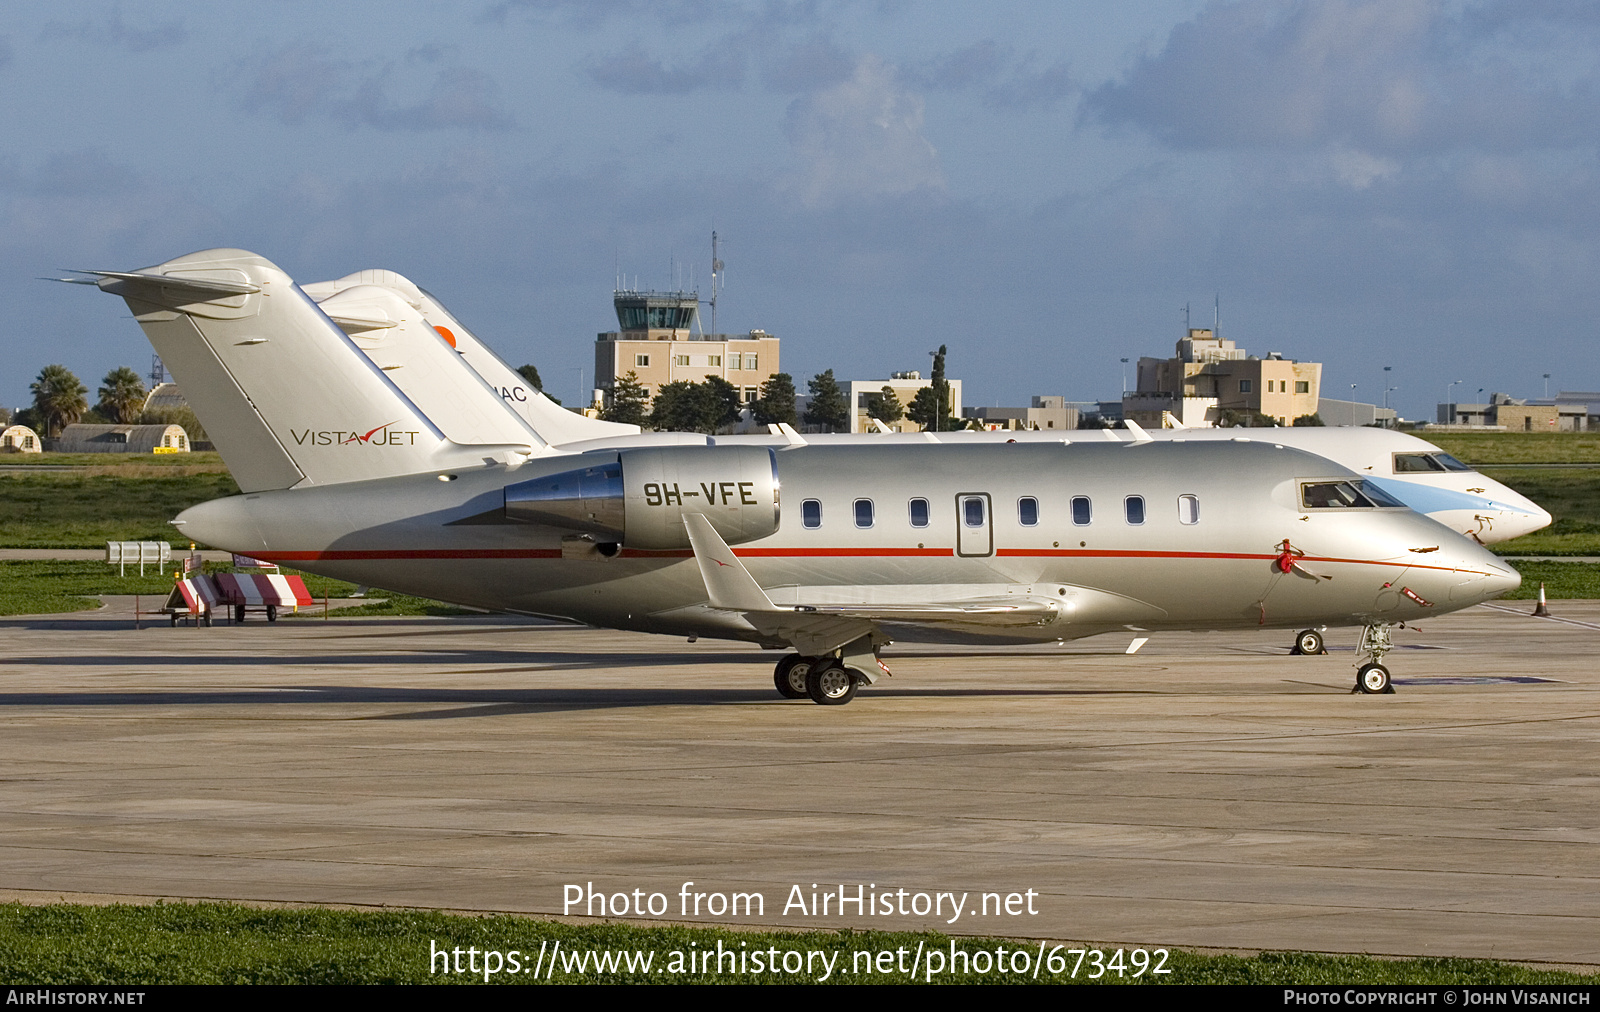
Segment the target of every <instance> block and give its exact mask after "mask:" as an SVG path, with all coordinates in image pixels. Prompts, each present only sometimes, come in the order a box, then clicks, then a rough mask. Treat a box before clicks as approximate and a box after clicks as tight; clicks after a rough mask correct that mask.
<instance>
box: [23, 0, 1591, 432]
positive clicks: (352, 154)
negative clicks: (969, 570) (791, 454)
mask: <svg viewBox="0 0 1600 1012" xmlns="http://www.w3.org/2000/svg"><path fill="white" fill-rule="evenodd" d="M0 136H3V137H4V138H5V143H4V146H3V147H0V266H3V268H4V270H0V297H3V298H4V299H5V301H6V303H7V305H8V306H9V307H10V308H11V309H12V310H13V312H12V313H11V314H9V316H10V322H9V323H8V324H7V325H6V326H5V328H4V337H3V339H0V341H3V344H0V348H3V350H4V359H3V361H4V363H5V364H4V366H3V367H0V403H5V404H9V405H20V404H23V403H25V402H26V401H27V400H28V399H29V395H28V384H29V383H30V382H31V380H32V378H33V377H34V375H35V374H37V372H38V370H39V369H40V368H41V367H42V366H44V365H46V364H49V363H52V362H63V363H65V364H66V365H67V366H68V367H70V368H72V369H73V370H75V371H76V372H78V373H79V375H80V376H82V377H83V378H84V379H85V381H86V382H87V383H88V384H89V386H90V387H91V389H92V388H93V387H95V386H97V385H98V381H99V378H100V377H101V376H103V375H104V374H105V373H106V371H108V370H109V369H111V368H113V367H115V366H117V365H122V364H131V365H134V366H136V367H138V368H139V370H140V371H141V372H143V371H145V370H146V369H147V368H148V363H149V355H150V351H149V347H148V345H147V344H146V343H145V341H144V339H143V336H142V335H141V334H140V332H139V330H138V328H137V326H136V325H135V324H133V322H132V321H131V320H130V319H129V318H128V317H127V314H126V310H125V308H124V307H123V306H122V305H121V304H120V303H119V302H117V301H116V300H113V299H111V298H109V297H106V296H103V295H99V294H97V293H95V292H93V291H92V290H88V289H83V288H74V287H69V286H66V285H54V284H48V283H46V282H43V281H38V280H34V279H35V278H37V277H39V276H41V275H50V274H52V273H56V272H59V271H60V270H61V269H63V268H108V269H129V268H134V267H141V266H147V265H150V264H153V263H157V262H160V261H162V260H166V259H169V258H171V257H173V256H177V255H179V254H182V253H187V252H191V251H194V250H197V249H204V248H208V247H213V246H238V247H243V248H245V249H249V250H252V251H254V252H257V253H260V254H262V255H264V256H266V257H268V258H270V259H272V260H274V261H275V262H277V263H278V264H279V265H280V266H282V267H283V268H284V269H285V270H287V271H288V272H289V273H290V274H291V275H292V276H294V277H295V278H297V279H299V280H302V281H307V282H309V281H318V280H324V279H328V278H333V277H339V276H342V275H344V274H347V273H350V272H351V271H354V270H358V269H361V268H366V267H386V268H389V269H392V270H397V271H400V272H401V273H403V274H406V275H407V276H409V277H411V278H412V279H413V280H414V281H416V282H418V283H419V284H421V285H423V286H424V287H426V288H428V289H429V290H430V291H432V292H433V293H434V294H435V295H437V296H438V297H439V298H440V299H441V300H442V301H443V302H444V303H445V304H446V305H447V306H449V307H450V308H451V310H452V311H454V312H455V313H456V315H457V316H459V317H461V318H462V320H463V321H464V322H466V323H467V324H468V325H469V326H471V327H472V328H473V329H474V330H476V331H477V332H478V333H479V334H480V335H481V336H483V337H484V338H485V339H487V340H488V341H489V342H490V343H491V344H492V345H494V346H495V347H496V348H497V349H498V350H499V351H500V352H501V353H502V355H503V356H504V357H505V358H507V359H509V360H510V361H511V362H512V364H514V365H515V364H520V363H522V362H525V361H527V362H533V363H535V364H537V365H538V366H539V369H540V371H541V373H542V374H543V376H544V377H545V381H546V385H547V387H549V388H550V389H551V390H552V392H553V393H555V394H557V396H561V397H563V398H564V399H566V400H568V402H569V403H570V402H571V401H572V400H573V399H574V398H575V397H576V396H577V395H578V393H579V389H580V382H584V383H587V382H589V381H591V380H592V361H593V352H592V345H593V340H594V334H595V333H596V332H597V331H600V330H607V329H611V328H612V327H614V325H615V317H614V316H613V314H612V312H611V305H610V295H611V290H612V288H613V286H614V285H615V283H616V278H617V273H618V271H619V269H620V271H621V272H622V273H623V274H624V275H626V276H627V277H628V278H629V279H630V281H631V280H632V279H633V278H635V277H636V278H637V279H638V282H639V283H640V284H641V285H644V286H650V287H658V288H659V287H669V286H673V285H675V284H677V283H685V284H693V283H696V282H698V284H699V285H700V287H701V288H702V290H703V289H704V288H705V287H706V283H707V266H708V263H709V261H710V248H709V247H710V236H711V232H712V230H713V229H715V230H716V231H717V232H718V233H719V234H720V235H721V237H722V239H723V242H724V246H723V252H722V257H723V259H724V260H725V261H726V263H727V287H726V289H725V291H724V292H723V294H722V297H721V300H720V302H719V322H720V323H721V324H722V325H723V326H722V328H721V329H724V330H745V329H749V328H752V327H761V328H764V329H766V330H768V331H771V332H773V333H775V334H777V335H778V336H779V337H781V338H782V339H783V341H784V346H783V347H784V350H783V366H784V368H785V370H786V371H788V372H790V373H793V374H795V375H796V376H797V377H799V378H800V379H802V380H803V379H804V378H805V377H808V376H810V375H811V374H813V373H816V372H819V371H821V370H823V369H827V368H832V369H834V370H835V372H836V374H838V375H840V376H842V377H852V378H869V377H879V376H884V375H886V374H887V373H888V372H890V371H891V370H900V369H914V368H926V366H927V364H928V362H929V359H928V354H927V353H928V352H929V351H930V350H932V349H934V348H936V347H937V346H938V345H940V344H947V345H949V347H950V359H949V366H950V371H951V374H952V375H954V376H960V377H962V378H963V379H964V380H965V382H966V390H967V399H968V401H969V403H986V404H995V403H1004V404H1016V403H1026V399H1027V397H1028V396H1029V395H1031V394H1040V393H1056V394H1065V395H1067V396H1068V397H1069V398H1071V399H1085V400H1087V399H1095V398H1100V397H1112V396H1115V394H1116V392H1117V390H1118V389H1119V387H1120V385H1121V375H1122V374H1121V370H1122V368H1123V367H1122V366H1121V365H1120V363H1119V359H1121V358H1124V357H1126V358H1137V357H1138V356H1140V355H1169V354H1171V350H1172V342H1173V341H1174V340H1176V339H1177V338H1178V337H1179V336H1180V334H1181V330H1182V327H1183V322H1184V307H1185V305H1189V306H1191V307H1192V311H1193V319H1194V322H1195V325H1197V326H1199V325H1209V323H1210V322H1211V318H1212V314H1213V306H1214V302H1213V300H1214V299H1215V298H1217V297H1218V296H1220V300H1221V318H1222V330H1223V336H1225V337H1229V338H1232V339H1234V340H1236V341H1238V342H1239V343H1240V345H1241V346H1243V347H1246V348H1248V349H1250V350H1251V351H1252V352H1258V353H1262V354H1264V353H1266V352H1268V351H1281V352H1283V353H1284V354H1285V355H1288V356H1291V357H1295V358H1301V359H1312V360H1320V361H1322V362H1324V363H1326V366H1325V371H1324V374H1323V375H1324V392H1325V393H1327V394H1328V395H1330V396H1341V395H1342V396H1349V394H1350V388H1351V386H1352V385H1354V386H1355V388H1356V394H1357V396H1358V397H1359V398H1360V399H1362V400H1371V401H1380V402H1381V401H1382V399H1383V394H1384V386H1385V382H1384V376H1385V374H1384V372H1383V367H1384V366H1391V367H1392V370H1393V371H1392V373H1390V374H1389V375H1390V376H1391V377H1392V379H1391V380H1390V381H1389V382H1390V385H1392V386H1394V387H1397V388H1398V389H1396V390H1395V391H1394V393H1393V394H1392V395H1391V400H1392V403H1394V404H1395V405H1396V406H1397V407H1399V408H1400V409H1401V411H1402V413H1403V414H1405V415H1406V416H1408V417H1417V416H1423V417H1431V416H1432V410H1433V404H1434V403H1435V402H1437V401H1439V400H1442V399H1443V398H1444V396H1445V393H1446V385H1447V384H1449V383H1450V382H1451V381H1454V380H1460V381H1462V382H1461V383H1460V385H1459V386H1457V387H1455V388H1454V393H1455V395H1456V397H1457V399H1460V400H1474V399H1476V397H1477V392H1478V390H1479V388H1483V389H1484V390H1485V391H1486V392H1487V391H1490V390H1505V391H1507V392H1510V393H1512V394H1513V395H1517V396H1535V397H1537V396H1539V395H1540V394H1541V393H1542V392H1543V389H1544V380H1543V374H1544V373H1550V374H1552V379H1551V380H1550V390H1551V392H1552V393H1553V392H1554V391H1556V390H1558V389H1569V390H1577V389H1586V390H1594V389H1600V356H1597V355H1596V334H1597V332H1600V312H1597V310H1600V306H1597V301H1600V287H1597V282H1600V165H1597V162H1596V156H1597V153H1600V143H1597V142H1600V4H1595V3H1592V2H1588V0H1475V2H1465V0H1461V2H1446V0H1316V2H1304V3H1296V2H1291V0H1238V2H1204V0H1143V2H1141V3H1137V4H1130V3H1127V2H1125V0H1049V2H1018V3H998V4H994V5H989V6H988V7H986V8H982V9H980V8H979V6H978V5H975V4H970V3H956V2H948V3H940V2H893V0H884V2H878V3H865V2H864V3H845V2H837V3H836V2H827V0H815V2H785V0H766V2H761V0H754V2H741V0H703V2H691V0H651V2H646V0H612V2H606V3H599V2H594V0H581V2H579V0H570V2H569V0H504V2H498V0H477V2H468V0H463V2H458V3H428V2H419V0H387V2H383V3H375V2H374V3H361V2H352V0H346V2H341V3H338V4H321V3H318V4H312V3H299V2H291V0H283V2H276V3H263V4H253V5H245V4H216V5H194V4H177V3H134V2H123V3H106V2H93V3H89V2H65V0H54V2H50V3H41V2H33V0H17V2H13V3H11V4H8V5H7V17H6V18H5V20H4V21H3V22H0ZM580 370H581V372H580Z"/></svg>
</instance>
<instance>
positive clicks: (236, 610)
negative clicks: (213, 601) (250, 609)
mask: <svg viewBox="0 0 1600 1012" xmlns="http://www.w3.org/2000/svg"><path fill="white" fill-rule="evenodd" d="M233 620H234V621H235V622H243V621H244V605H242V604H236V605H234V606H233Z"/></svg>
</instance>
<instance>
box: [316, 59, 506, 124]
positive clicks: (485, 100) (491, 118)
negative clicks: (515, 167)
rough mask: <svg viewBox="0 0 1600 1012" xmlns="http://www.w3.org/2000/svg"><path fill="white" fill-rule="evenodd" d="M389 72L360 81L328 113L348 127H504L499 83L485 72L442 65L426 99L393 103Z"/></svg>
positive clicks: (504, 118)
mask: <svg viewBox="0 0 1600 1012" xmlns="http://www.w3.org/2000/svg"><path fill="white" fill-rule="evenodd" d="M387 77H388V75H387V74H380V75H376V76H374V77H369V78H367V79H366V80H364V81H362V82H361V85H360V86H359V88H357V90H356V93H355V95H354V96H353V97H351V98H350V99H348V100H344V101H340V102H338V103H336V104H335V105H334V106H333V108H332V110H331V112H332V115H333V116H334V118H335V119H338V120H340V121H342V122H343V123H344V124H345V125H346V126H350V127H357V126H370V127H374V128H376V129H378V130H504V129H506V128H507V127H509V126H511V117H510V116H508V115H507V114H506V113H505V112H503V111H501V109H500V108H499V86H498V85H496V84H495V81H494V79H493V78H491V77H490V76H489V75H488V74H485V73H483V72H482V71H479V70H474V69H472V68H470V67H445V68H444V69H442V70H440V71H439V73H438V76H437V77H435V78H434V82H433V87H432V89H431V91H430V92H429V94H428V97H427V98H425V99H422V100H421V101H419V102H415V103H412V104H410V105H396V104H395V103H394V101H393V100H392V99H391V98H390V97H389V96H388V94H387V89H386V83H387V82H386V80H385V79H386V78H387Z"/></svg>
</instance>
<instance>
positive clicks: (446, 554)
mask: <svg viewBox="0 0 1600 1012" xmlns="http://www.w3.org/2000/svg"><path fill="white" fill-rule="evenodd" d="M734 554H735V555H737V556H739V557H741V558H746V559H820V558H827V559H850V558H950V557H951V556H953V555H954V554H955V553H954V551H953V550H952V549H949V548H745V549H736V550H735V551H734ZM621 555H622V557H623V558H628V559H687V558H692V557H693V556H694V553H693V552H691V551H689V550H688V549H682V548H680V549H666V550H662V551H649V550H646V549H639V548H625V549H623V551H622V553H621ZM995 555H996V556H998V557H1001V558H1008V559H1016V558H1072V559H1215V560H1233V561H1244V562H1270V561H1272V560H1274V559H1276V558H1278V556H1277V555H1275V554H1272V553H1265V554H1257V553H1251V552H1149V551H1109V550H1097V549H1079V548H1001V549H999V550H998V551H996V552H995ZM252 557H253V558H257V559H264V560H267V561H270V562H337V561H347V560H383V559H395V560H399V559H559V558H561V550H560V549H558V548H438V549H432V548H418V549H400V548H395V549H381V548H380V549H328V550H325V551H320V552H316V551H312V552H255V553H253V556H252ZM973 558H984V556H973ZM1296 561H1298V562H1329V563H1345V564H1349V565H1357V566H1392V567H1394V568H1397V569H1425V570H1434V571H1438V572H1445V573H1448V572H1453V571H1455V569H1456V567H1454V566H1424V565H1419V564H1417V563H1415V562H1411V561H1400V562H1390V561H1384V560H1381V559H1337V558H1332V557H1328V556H1320V555H1307V556H1305V557H1303V558H1298V559H1296ZM1461 572H1470V573H1478V572H1481V571H1480V570H1461ZM1483 575H1488V574H1487V573H1485V574H1483Z"/></svg>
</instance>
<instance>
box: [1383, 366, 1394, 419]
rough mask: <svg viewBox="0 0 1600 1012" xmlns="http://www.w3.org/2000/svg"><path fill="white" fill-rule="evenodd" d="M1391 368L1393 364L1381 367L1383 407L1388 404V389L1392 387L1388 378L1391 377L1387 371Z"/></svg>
mask: <svg viewBox="0 0 1600 1012" xmlns="http://www.w3.org/2000/svg"><path fill="white" fill-rule="evenodd" d="M1393 368H1394V366H1389V365H1386V366H1384V367H1383V406H1384V407H1385V408H1387V407H1388V406H1389V391H1390V390H1392V389H1393V387H1390V386H1389V380H1390V379H1391V378H1392V377H1390V375H1389V373H1390V371H1391V370H1392V369H1393Z"/></svg>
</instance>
